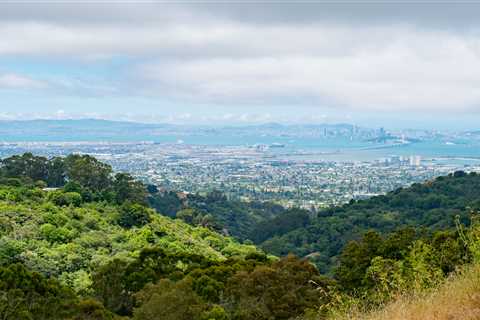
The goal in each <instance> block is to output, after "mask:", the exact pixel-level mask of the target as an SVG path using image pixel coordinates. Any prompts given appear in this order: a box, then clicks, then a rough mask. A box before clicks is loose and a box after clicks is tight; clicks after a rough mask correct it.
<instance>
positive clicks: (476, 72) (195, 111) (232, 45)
mask: <svg viewBox="0 0 480 320" xmlns="http://www.w3.org/2000/svg"><path fill="white" fill-rule="evenodd" d="M478 12H480V2H477V1H454V0H451V1H442V0H438V1H428V0H424V1H389V0H383V1H381V0H370V1H354V0H349V1H342V0H339V1H280V0H278V1H267V0H264V1H249V0H247V1H241V2H240V1H175V2H172V1H161V2H160V1H106V0H104V1H82V2H80V1H39V0H37V1H33V0H31V1H8V0H6V1H2V2H1V3H0V119H31V118H55V119H63V118H105V119H114V120H131V121H142V122H168V123H186V124H209V123H212V124H251V123H264V122H281V123H325V122H326V123H334V122H349V123H357V124H361V125H367V126H387V127H404V128H407V127H412V128H419V127H425V128H435V127H438V128H439V129H441V128H452V129H461V128H465V129H467V128H468V129H471V128H476V127H478V126H477V123H479V120H480V86H479V83H480V19H478Z"/></svg>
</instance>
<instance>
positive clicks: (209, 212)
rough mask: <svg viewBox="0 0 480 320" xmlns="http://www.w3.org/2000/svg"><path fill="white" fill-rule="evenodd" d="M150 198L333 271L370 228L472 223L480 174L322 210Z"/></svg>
mask: <svg viewBox="0 0 480 320" xmlns="http://www.w3.org/2000/svg"><path fill="white" fill-rule="evenodd" d="M150 199H151V200H150V201H151V203H152V205H153V206H154V207H156V208H157V209H158V211H159V212H165V211H168V212H169V215H170V216H172V217H178V218H181V219H183V220H184V221H187V222H188V223H190V224H193V225H204V226H210V227H212V228H213V229H215V230H218V231H220V232H226V233H228V234H230V235H232V236H234V237H236V238H237V239H239V240H242V241H243V240H246V239H248V240H251V241H252V242H253V243H255V244H256V245H258V246H260V247H261V248H262V249H263V250H265V251H266V252H268V253H271V254H274V255H277V256H284V255H287V254H288V253H294V254H296V255H298V256H300V257H305V256H308V257H309V259H310V260H311V261H313V262H314V263H315V264H316V265H317V267H318V268H319V269H320V271H321V272H322V273H329V274H332V273H333V270H334V267H335V266H336V264H337V263H338V257H339V255H340V253H341V250H342V248H343V247H344V246H345V245H346V244H347V243H348V242H349V241H350V240H356V239H359V238H360V237H361V235H362V234H363V233H365V232H367V231H369V230H375V231H377V232H379V233H380V234H388V233H390V232H392V231H396V230H398V229H401V228H405V227H415V228H421V229H424V230H423V232H424V233H429V232H430V233H431V232H433V231H435V230H444V229H451V228H453V227H454V226H455V217H457V216H459V218H460V221H461V222H462V223H463V224H465V225H468V224H469V221H470V220H469V214H470V212H471V211H472V210H476V209H478V208H480V175H477V174H476V173H471V174H466V173H464V172H456V173H455V174H451V175H449V176H446V177H439V178H437V179H436V180H434V181H429V182H426V183H423V184H414V185H412V186H411V187H408V188H402V189H398V190H395V191H392V192H390V193H388V194H386V195H382V196H377V197H373V198H370V199H367V200H359V201H351V202H350V203H349V204H346V205H344V206H340V207H333V208H329V209H324V210H320V211H318V212H310V211H306V210H301V209H297V208H292V209H285V208H282V207H279V206H277V205H274V204H269V203H246V202H240V201H231V200H228V199H227V198H225V197H224V196H223V195H222V194H221V192H214V193H211V194H209V195H207V196H205V197H202V196H199V195H187V196H185V197H184V198H183V199H180V198H179V197H178V196H177V194H176V193H174V192H167V193H161V194H155V195H153V196H151V197H150ZM162 208H165V209H166V210H162Z"/></svg>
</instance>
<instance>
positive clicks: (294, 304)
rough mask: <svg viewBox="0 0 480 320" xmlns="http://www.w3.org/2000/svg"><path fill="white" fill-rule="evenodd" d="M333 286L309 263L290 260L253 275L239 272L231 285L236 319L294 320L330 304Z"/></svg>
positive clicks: (229, 291) (255, 270)
mask: <svg viewBox="0 0 480 320" xmlns="http://www.w3.org/2000/svg"><path fill="white" fill-rule="evenodd" d="M330 284H331V282H330V281H329V280H327V279H326V278H322V277H320V275H319V273H318V270H317V269H316V268H315V267H314V266H313V265H311V264H310V263H309V262H307V261H305V260H299V259H298V258H295V257H293V256H288V257H286V258H283V259H282V260H280V261H278V262H275V263H273V264H272V265H265V266H258V267H256V268H255V269H254V270H253V271H251V272H245V271H242V272H238V273H237V274H235V275H234V276H233V277H232V278H231V279H229V281H228V284H227V296H228V299H230V301H231V314H232V319H245V320H250V319H251V320H263V319H265V320H267V319H293V318H295V317H298V316H300V315H302V314H303V312H304V311H305V310H306V309H309V308H318V307H319V306H320V305H322V304H325V303H327V302H328V301H327V300H326V295H325V294H324V291H323V290H326V289H327V288H328V286H329V285H330Z"/></svg>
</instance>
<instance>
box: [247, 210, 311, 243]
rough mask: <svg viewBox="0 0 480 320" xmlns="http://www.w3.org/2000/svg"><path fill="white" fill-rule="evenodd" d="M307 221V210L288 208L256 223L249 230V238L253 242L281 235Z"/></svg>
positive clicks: (308, 216)
mask: <svg viewBox="0 0 480 320" xmlns="http://www.w3.org/2000/svg"><path fill="white" fill-rule="evenodd" d="M309 221H310V214H309V212H308V211H306V210H301V209H289V210H287V211H285V212H283V213H281V214H279V215H277V216H275V217H274V218H272V219H269V220H265V221H262V222H260V223H259V224H257V225H256V226H255V227H254V228H253V230H252V231H251V236H250V239H251V240H252V241H253V242H255V243H262V242H263V241H265V240H267V239H269V238H272V237H274V236H281V235H283V234H285V233H288V232H289V231H292V230H295V229H298V228H303V227H305V226H306V225H307V224H308V223H309Z"/></svg>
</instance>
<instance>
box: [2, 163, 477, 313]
mask: <svg viewBox="0 0 480 320" xmlns="http://www.w3.org/2000/svg"><path fill="white" fill-rule="evenodd" d="M479 184H480V177H479V176H477V175H476V174H465V173H463V172H457V173H455V174H452V175H451V176H448V177H443V178H439V179H437V180H436V181H432V182H428V183H426V184H423V185H414V186H412V187H411V188H407V189H400V190H397V191H394V192H392V193H390V194H388V195H386V196H380V197H375V198H372V199H370V200H366V201H358V202H351V203H350V204H348V205H345V206H343V207H338V208H331V209H329V210H325V211H322V212H319V213H317V214H316V215H314V214H312V213H311V212H307V211H304V210H299V209H289V210H286V209H284V208H281V207H278V206H275V205H272V204H258V203H241V202H232V201H229V200H228V199H226V198H225V197H224V196H223V195H222V194H221V193H213V194H211V195H208V196H206V197H200V196H198V195H189V196H186V197H184V196H181V195H177V194H176V193H173V192H160V191H159V190H158V188H156V187H155V186H146V185H144V184H143V183H141V182H139V181H137V180H136V179H134V178H133V177H131V176H130V175H128V174H123V173H114V172H113V171H112V169H111V168H110V167H109V166H108V165H106V164H103V163H101V162H99V161H97V160H96V159H95V158H92V157H90V156H82V155H71V156H68V157H66V158H53V159H46V158H42V157H36V156H33V155H32V154H24V155H22V156H15V157H12V158H8V159H4V160H2V162H1V165H0V318H2V319H8V320H10V319H12V320H13V319H75V320H80V319H99V320H100V319H135V320H143V319H151V320H156V319H159V320H163V319H185V320H187V319H188V320H229V319H231V320H271V319H285V320H287V319H299V318H304V319H325V318H329V317H333V316H334V315H335V314H338V313H339V312H340V313H341V312H343V311H344V310H348V309H349V308H351V307H352V306H355V307H356V308H357V309H358V310H369V309H371V308H372V307H376V306H380V305H383V304H385V303H388V302H389V301H392V300H394V299H396V297H398V296H399V295H403V294H405V293H406V292H414V293H417V292H423V290H429V289H431V288H434V287H436V286H438V285H439V284H441V283H442V282H443V281H445V279H446V278H448V277H449V276H450V275H452V274H454V273H455V272H456V270H458V269H459V268H462V266H463V265H465V264H469V263H472V262H473V263H477V264H478V262H479V261H480V249H479V248H480V231H479V230H480V227H479V225H478V224H477V222H476V220H477V218H476V217H477V209H478V207H479V202H478V200H477V199H479V197H478V195H479V194H478V193H479V191H478V190H479V188H478V187H479ZM150 206H153V207H155V208H156V209H157V210H154V209H152V208H151V207H150ZM162 208H164V209H165V210H166V214H165V215H162V214H160V213H161V211H162ZM159 212H160V213H159ZM168 216H172V217H175V218H177V219H172V218H171V217H168ZM471 222H473V224H472V225H471V226H470V227H468V228H467V227H464V226H463V225H469V224H471ZM454 226H455V228H452V227H454ZM374 230H376V231H374ZM217 231H218V232H217ZM221 233H223V235H222V234H221ZM228 233H232V234H235V235H236V236H237V238H239V239H251V240H253V241H255V242H257V243H263V244H262V246H263V247H264V248H267V249H269V250H270V252H276V253H278V256H283V258H277V257H275V256H269V255H266V254H265V253H264V252H262V251H261V250H260V249H258V248H257V247H255V246H254V245H247V244H245V243H246V242H244V244H241V243H239V242H237V240H235V239H234V238H231V237H228V236H225V234H228ZM350 240H355V241H350ZM290 251H292V252H297V253H299V254H301V255H306V254H308V253H311V252H314V254H311V255H310V256H309V258H310V259H313V260H314V261H316V262H317V263H319V264H318V265H320V266H321V267H323V268H324V269H325V270H329V271H330V275H331V277H326V276H322V273H321V272H320V271H319V270H318V269H317V268H316V267H315V266H314V265H313V264H311V263H310V262H309V260H307V259H299V258H297V257H295V256H294V255H287V253H288V252H290ZM333 262H336V263H335V264H333ZM322 263H323V264H322Z"/></svg>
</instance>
